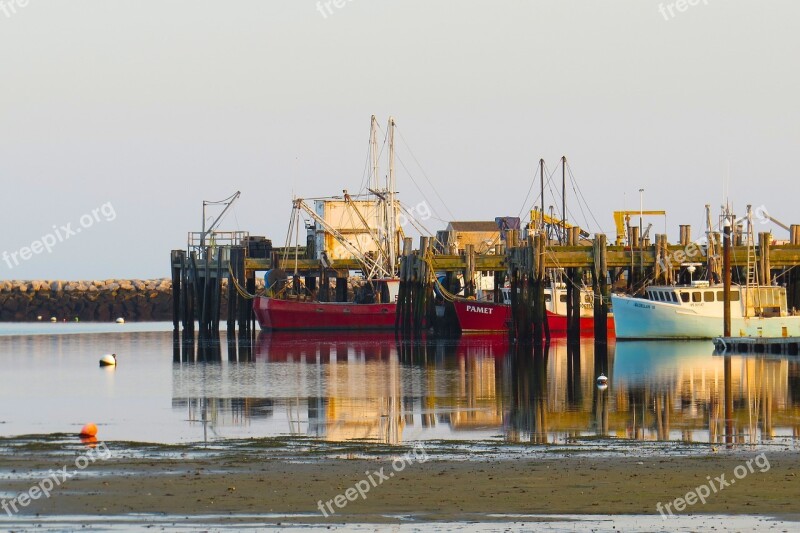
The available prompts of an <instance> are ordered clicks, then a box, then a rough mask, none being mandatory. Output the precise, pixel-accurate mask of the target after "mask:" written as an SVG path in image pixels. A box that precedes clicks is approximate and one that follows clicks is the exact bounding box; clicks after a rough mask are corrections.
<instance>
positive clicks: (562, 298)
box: [558, 294, 567, 303]
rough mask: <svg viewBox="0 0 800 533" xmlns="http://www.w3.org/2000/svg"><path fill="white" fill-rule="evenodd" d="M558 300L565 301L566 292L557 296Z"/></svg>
mask: <svg viewBox="0 0 800 533" xmlns="http://www.w3.org/2000/svg"><path fill="white" fill-rule="evenodd" d="M558 301H559V302H564V303H566V301H567V295H566V294H562V295H561V296H559V297H558Z"/></svg>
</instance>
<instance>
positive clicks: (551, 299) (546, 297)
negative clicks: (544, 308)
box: [544, 293, 553, 302]
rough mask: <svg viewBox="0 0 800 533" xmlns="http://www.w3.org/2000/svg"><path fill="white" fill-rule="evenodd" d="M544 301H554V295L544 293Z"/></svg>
mask: <svg viewBox="0 0 800 533" xmlns="http://www.w3.org/2000/svg"><path fill="white" fill-rule="evenodd" d="M544 301H545V302H552V301H553V296H552V295H551V294H547V293H545V295H544Z"/></svg>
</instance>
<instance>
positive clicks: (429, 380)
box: [173, 332, 800, 444]
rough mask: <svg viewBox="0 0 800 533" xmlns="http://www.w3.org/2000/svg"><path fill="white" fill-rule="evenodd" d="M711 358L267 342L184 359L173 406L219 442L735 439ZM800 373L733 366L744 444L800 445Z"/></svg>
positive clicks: (790, 365)
mask: <svg viewBox="0 0 800 533" xmlns="http://www.w3.org/2000/svg"><path fill="white" fill-rule="evenodd" d="M711 352H712V347H711V345H710V343H706V342H698V343H696V342H652V341H651V342H620V343H618V344H617V345H616V349H614V347H613V346H612V347H611V350H610V352H609V353H608V354H604V353H598V354H595V352H594V347H593V344H592V341H591V340H584V341H583V342H582V344H581V345H580V350H579V351H574V350H572V349H568V347H567V345H566V343H565V342H564V341H563V340H559V341H558V342H555V343H553V344H551V345H550V346H549V347H548V349H547V350H546V351H539V352H538V353H537V352H536V351H535V350H533V349H531V348H528V349H523V348H520V347H518V346H516V345H514V344H509V342H508V339H507V337H506V336H505V335H494V336H491V335H488V336H472V335H471V336H464V337H462V338H460V339H454V340H443V339H435V340H427V341H400V340H397V339H396V338H395V335H394V333H391V332H386V333H380V332H372V333H358V332H350V333H345V334H342V333H335V334H332V333H271V334H270V333H261V334H260V336H259V338H258V339H257V343H256V345H255V346H254V347H253V349H252V353H248V355H247V356H246V357H244V358H242V357H241V353H242V352H241V351H240V352H239V354H240V357H238V358H237V357H236V356H235V353H234V355H233V356H231V352H229V357H228V360H227V361H218V362H216V363H208V362H205V363H186V362H183V363H176V364H175V365H174V366H173V408H175V409H187V408H188V409H189V411H190V419H192V420H195V421H198V422H203V423H204V424H205V425H206V426H208V427H209V428H210V429H211V430H212V432H213V434H214V435H216V436H218V437H221V438H222V437H239V436H277V435H287V434H292V435H301V436H312V437H314V438H320V439H326V440H330V441H345V440H353V439H365V440H370V441H375V442H382V443H399V442H408V441H415V440H422V439H458V440H485V439H503V440H506V441H509V442H529V443H538V444H545V443H549V444H559V443H564V442H568V441H570V440H571V439H573V438H576V437H581V436H609V437H619V438H630V439H638V440H683V441H698V442H724V437H725V434H726V433H725V430H726V417H725V403H726V402H725V370H724V366H725V362H724V359H723V358H721V357H718V356H713V355H711ZM245 353H247V352H245ZM799 367H800V366H799V365H798V363H797V362H795V361H793V360H767V359H755V358H745V357H733V358H731V371H730V372H729V374H730V375H729V380H730V383H731V398H730V406H731V409H732V416H731V420H730V422H729V424H728V425H729V426H731V429H732V431H731V432H730V433H731V434H732V437H731V439H732V440H733V441H735V442H740V443H750V442H760V441H762V440H767V439H771V438H775V437H788V438H796V437H797V436H798V420H800V418H798V414H800V411H799V410H798V404H800V370H799ZM601 373H604V374H605V375H606V376H608V387H607V388H604V387H598V386H597V381H596V380H597V377H598V376H599V375H600V374H601Z"/></svg>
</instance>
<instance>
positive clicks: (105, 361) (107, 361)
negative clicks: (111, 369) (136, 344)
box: [100, 353, 117, 366]
mask: <svg viewBox="0 0 800 533" xmlns="http://www.w3.org/2000/svg"><path fill="white" fill-rule="evenodd" d="M100 366H117V354H115V353H107V354H105V355H104V356H103V357H101V358H100Z"/></svg>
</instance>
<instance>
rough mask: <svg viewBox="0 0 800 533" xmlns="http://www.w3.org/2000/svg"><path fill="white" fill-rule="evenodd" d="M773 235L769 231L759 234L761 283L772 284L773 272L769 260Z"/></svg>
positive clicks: (759, 275)
mask: <svg viewBox="0 0 800 533" xmlns="http://www.w3.org/2000/svg"><path fill="white" fill-rule="evenodd" d="M771 239H772V235H771V234H769V233H763V232H762V233H759V234H758V263H759V265H758V266H759V268H758V283H759V284H760V285H771V284H772V272H771V267H770V262H769V247H770V241H771Z"/></svg>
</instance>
